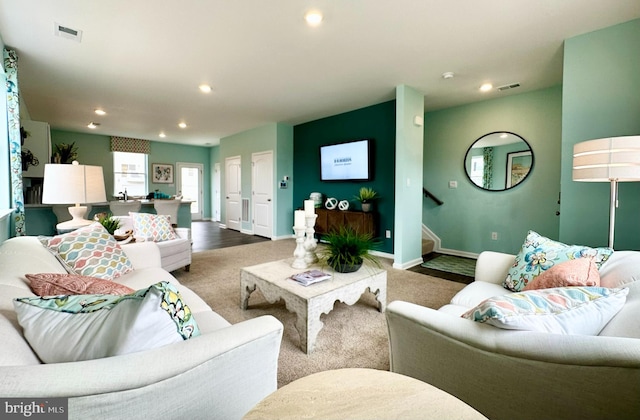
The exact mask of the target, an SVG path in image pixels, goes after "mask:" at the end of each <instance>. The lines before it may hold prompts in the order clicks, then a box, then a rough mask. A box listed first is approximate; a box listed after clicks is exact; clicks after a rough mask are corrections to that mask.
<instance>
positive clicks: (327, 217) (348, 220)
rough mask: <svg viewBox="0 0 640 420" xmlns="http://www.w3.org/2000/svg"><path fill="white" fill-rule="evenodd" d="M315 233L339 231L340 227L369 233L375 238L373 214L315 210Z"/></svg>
mask: <svg viewBox="0 0 640 420" xmlns="http://www.w3.org/2000/svg"><path fill="white" fill-rule="evenodd" d="M316 214H317V215H318V218H317V219H316V226H315V231H316V233H317V234H319V235H323V234H325V233H329V232H330V231H332V230H339V229H340V227H341V226H350V227H352V228H353V229H354V230H356V231H358V232H365V233H366V232H369V233H371V234H372V235H373V236H374V237H375V236H376V223H375V217H374V214H373V213H365V212H362V211H349V210H327V209H316Z"/></svg>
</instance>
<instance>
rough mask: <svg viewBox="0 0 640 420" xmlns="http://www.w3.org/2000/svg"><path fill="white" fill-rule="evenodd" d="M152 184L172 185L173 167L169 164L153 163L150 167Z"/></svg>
mask: <svg viewBox="0 0 640 420" xmlns="http://www.w3.org/2000/svg"><path fill="white" fill-rule="evenodd" d="M151 172H152V178H151V179H152V182H154V183H156V184H173V165H172V164H170V163H154V164H152V165H151Z"/></svg>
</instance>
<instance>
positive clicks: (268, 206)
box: [251, 151, 273, 238]
mask: <svg viewBox="0 0 640 420" xmlns="http://www.w3.org/2000/svg"><path fill="white" fill-rule="evenodd" d="M251 186H252V189H253V191H252V197H253V233H254V235H259V236H264V237H265V238H271V236H272V231H273V152H272V151H267V152H260V153H253V154H252V155H251Z"/></svg>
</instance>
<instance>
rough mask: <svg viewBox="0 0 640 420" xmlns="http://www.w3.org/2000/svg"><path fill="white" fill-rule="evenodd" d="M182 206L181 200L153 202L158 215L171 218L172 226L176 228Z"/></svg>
mask: <svg viewBox="0 0 640 420" xmlns="http://www.w3.org/2000/svg"><path fill="white" fill-rule="evenodd" d="M180 204H182V201H181V200H158V199H156V200H153V208H154V209H155V210H156V214H164V215H167V216H169V219H170V220H171V224H172V225H173V226H174V227H175V226H178V209H179V208H180Z"/></svg>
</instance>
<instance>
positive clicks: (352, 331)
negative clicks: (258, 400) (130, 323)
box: [173, 239, 465, 386]
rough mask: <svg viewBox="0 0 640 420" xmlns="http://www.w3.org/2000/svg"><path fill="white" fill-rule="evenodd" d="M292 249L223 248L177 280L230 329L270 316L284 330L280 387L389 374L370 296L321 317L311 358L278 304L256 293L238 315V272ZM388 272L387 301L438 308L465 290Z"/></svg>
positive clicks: (197, 257)
mask: <svg viewBox="0 0 640 420" xmlns="http://www.w3.org/2000/svg"><path fill="white" fill-rule="evenodd" d="M294 249H295V242H294V241H293V239H291V240H289V239H287V240H281V241H268V242H262V243H257V244H251V245H243V246H236V247H231V248H221V249H216V250H210V251H203V252H198V253H195V254H193V262H192V264H191V271H190V272H186V271H184V270H177V271H175V272H174V273H173V274H174V275H175V276H176V277H177V278H178V280H179V281H180V282H181V283H183V284H185V285H186V286H188V287H189V288H191V289H192V290H194V291H195V292H196V293H197V294H198V295H200V296H201V297H202V298H203V299H204V300H205V301H206V302H207V303H208V304H209V305H210V306H211V307H212V308H213V310H215V311H216V312H218V313H219V314H220V315H222V316H223V317H224V318H225V319H227V320H228V321H229V322H231V323H232V324H234V323H237V322H240V321H243V320H245V319H250V318H255V317H257V316H260V315H264V314H271V315H273V316H275V317H276V318H277V319H279V320H280V321H281V322H282V323H283V324H284V335H283V339H282V347H281V351H280V360H279V369H278V386H283V385H285V384H287V383H289V382H291V381H293V380H295V379H298V378H301V377H303V376H307V375H309V374H311V373H315V372H320V371H324V370H328V369H337V368H344V367H366V368H374V369H382V370H388V369H389V348H388V346H389V341H388V336H387V326H386V322H385V318H384V314H383V313H380V312H378V310H377V309H376V304H375V302H376V301H375V298H374V297H373V295H372V294H371V293H369V292H367V293H365V294H364V295H363V296H362V298H361V299H360V301H358V302H357V303H356V304H355V305H353V306H348V305H346V304H344V303H341V302H336V304H335V306H334V309H333V311H331V312H330V313H329V314H326V315H322V318H321V319H322V321H323V322H324V327H323V328H322V330H321V331H320V333H319V334H318V338H317V341H316V347H315V350H314V352H313V353H311V354H310V355H307V354H305V353H303V352H302V350H300V338H299V336H298V332H297V331H296V329H295V327H294V322H295V315H294V314H292V313H290V312H288V311H287V309H286V308H285V307H284V304H283V303H282V302H277V303H275V304H269V303H268V302H267V301H266V300H265V299H264V298H263V297H262V295H261V294H260V292H259V291H256V292H254V293H253V294H252V295H251V298H250V300H249V309H248V310H246V311H243V310H241V309H240V268H241V267H244V266H249V265H254V264H260V263H263V262H268V261H273V260H278V259H284V258H289V257H291V256H292V254H293V250H294ZM382 264H383V266H384V268H385V269H386V270H387V299H388V302H392V301H394V300H405V301H409V302H414V303H417V304H420V305H424V306H428V307H431V308H438V307H440V306H442V305H444V304H446V303H447V302H449V300H450V299H451V297H452V296H453V295H454V294H455V293H457V292H458V291H459V290H460V289H462V288H463V287H464V286H465V285H464V284H462V283H456V282H452V281H449V280H442V279H439V278H436V277H431V276H427V275H424V274H418V273H413V272H410V271H406V270H396V269H394V268H392V267H391V264H392V261H391V260H388V259H382Z"/></svg>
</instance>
